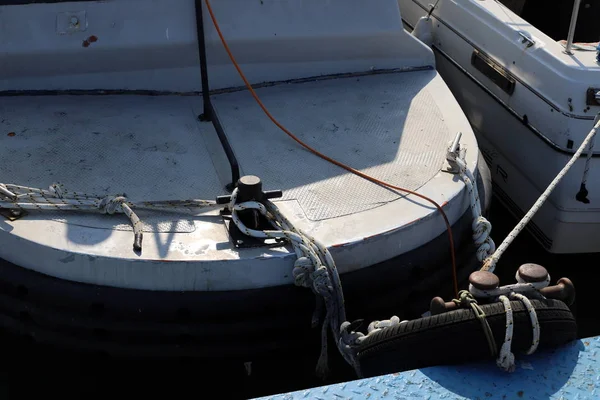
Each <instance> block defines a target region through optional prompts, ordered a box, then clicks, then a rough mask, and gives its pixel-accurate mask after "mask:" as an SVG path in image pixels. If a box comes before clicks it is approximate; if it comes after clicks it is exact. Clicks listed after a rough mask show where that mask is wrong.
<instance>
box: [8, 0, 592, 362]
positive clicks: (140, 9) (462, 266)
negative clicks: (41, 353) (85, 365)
mask: <svg viewBox="0 0 600 400" xmlns="http://www.w3.org/2000/svg"><path fill="white" fill-rule="evenodd" d="M203 4H204V5H203ZM213 8H214V15H215V16H216V19H217V20H218V21H219V22H221V24H220V25H221V30H222V34H223V36H224V38H226V41H227V43H228V44H229V47H230V49H231V52H232V54H233V55H235V58H236V59H237V61H238V62H239V66H240V67H241V69H242V70H243V71H244V73H245V74H246V76H247V77H248V80H249V82H250V83H251V84H254V85H255V87H256V94H257V95H258V96H259V97H260V99H262V102H263V103H264V104H265V106H266V108H268V110H269V111H270V112H271V113H272V114H273V115H274V116H275V117H276V118H277V119H278V120H279V121H280V122H281V123H282V124H283V125H285V126H287V127H288V128H289V129H290V130H291V131H293V132H294V133H295V134H296V135H297V137H298V138H299V139H300V140H301V141H303V142H306V143H307V144H308V145H310V146H312V147H314V148H315V149H317V150H318V151H320V152H322V153H325V154H328V155H330V156H332V157H333V158H336V159H337V160H339V161H341V162H343V163H345V164H347V165H350V166H352V167H354V168H356V169H357V170H358V171H359V172H361V173H363V174H369V175H372V176H374V177H377V178H378V179H381V180H384V181H387V182H389V183H390V184H393V185H396V186H401V187H403V188H406V189H410V190H412V191H414V192H415V193H416V194H410V195H406V194H405V193H398V192H396V191H392V190H390V189H388V188H386V187H383V186H381V185H377V184H374V183H372V182H370V181H368V180H365V179H363V178H361V177H359V176H357V175H355V174H352V173H350V172H348V171H347V170H344V169H342V168H339V167H338V166H336V165H333V164H331V163H330V162H327V161H325V160H323V159H321V158H319V157H317V156H316V155H315V154H313V153H311V152H310V151H307V150H306V149H305V148H303V147H302V146H301V145H299V144H298V143H297V142H296V141H294V140H292V138H290V137H288V136H286V135H285V134H284V133H283V132H281V131H280V129H279V128H278V127H277V126H276V125H275V124H273V123H272V121H271V120H269V118H268V117H267V116H266V115H265V114H264V113H263V111H262V110H261V108H260V107H259V105H258V104H257V103H256V102H255V99H253V97H252V96H251V95H250V93H249V92H248V91H247V90H246V89H247V88H246V87H243V86H241V85H243V81H242V80H241V79H240V75H239V74H238V72H237V71H236V69H235V68H234V65H232V63H231V61H230V58H229V57H228V54H227V52H226V51H225V50H224V46H223V43H222V40H221V39H220V37H219V35H218V32H217V30H216V29H215V25H214V24H213V22H212V21H211V18H209V15H208V14H207V9H206V5H205V3H204V2H203V1H196V2H194V1H192V0H186V1H176V2H175V1H171V0H154V1H151V2H148V1H145V0H144V1H141V0H119V1H80V2H64V1H57V0H54V1H52V2H49V3H46V2H38V1H26V0H9V1H2V2H0V27H1V35H0V48H1V49H2V51H1V52H0V71H1V74H0V95H1V96H0V142H1V144H2V145H1V147H0V182H2V183H3V185H2V186H0V189H1V190H0V193H2V194H1V198H0V205H1V206H3V207H4V209H3V210H2V211H3V213H4V215H5V216H6V219H3V220H2V221H0V242H1V243H2V246H0V258H1V259H4V260H5V261H3V262H1V263H0V326H1V327H3V328H5V329H8V330H10V331H14V332H17V333H20V334H26V335H30V336H31V337H33V338H35V340H38V341H40V342H49V343H55V344H59V345H60V346H67V347H74V348H80V349H85V350H90V349H91V350H95V351H102V352H108V353H110V354H125V355H136V356H139V355H143V356H155V355H160V356H163V355H179V356H186V357H188V356H201V357H206V358H210V357H214V358H220V359H227V358H232V359H239V360H244V361H248V360H253V359H255V358H256V357H267V356H270V355H273V354H276V355H281V354H282V353H281V352H282V351H286V350H289V351H292V352H294V353H297V352H298V351H299V346H307V345H314V342H315V341H318V340H319V339H320V337H321V336H320V334H319V332H317V330H311V328H310V321H311V316H312V312H313V309H314V296H313V295H312V293H311V291H310V290H308V289H306V288H305V289H300V288H296V287H295V286H294V283H298V280H299V278H298V276H297V275H295V273H296V272H295V268H300V269H301V268H305V269H306V268H308V269H310V267H311V265H312V264H311V265H304V264H302V263H300V264H301V265H299V264H298V263H297V257H298V253H297V252H296V251H295V250H294V248H292V246H290V243H288V242H287V241H285V240H284V241H273V240H270V241H269V240H258V239H256V238H253V237H250V236H248V235H246V234H245V233H242V231H241V230H243V229H242V228H241V227H240V226H239V224H238V222H236V221H235V219H234V218H233V217H232V216H231V215H229V214H228V212H233V211H232V210H233V209H235V210H237V208H235V207H237V206H239V207H242V205H240V204H238V203H236V202H235V201H234V200H233V199H231V198H229V194H228V192H227V191H226V189H225V188H226V187H228V188H229V189H231V188H232V186H231V184H236V183H237V182H240V184H239V186H238V187H237V189H236V190H237V192H236V193H238V195H239V197H238V199H237V201H238V202H239V201H249V200H255V201H258V202H262V203H261V204H263V206H264V204H267V206H265V207H270V206H269V204H271V203H270V202H267V201H266V198H272V200H273V204H274V205H275V206H276V207H277V208H278V209H279V210H280V211H281V213H282V214H283V215H285V216H286V217H287V219H288V220H289V221H291V222H290V223H291V224H293V225H294V226H295V227H297V228H298V229H301V230H302V231H304V232H305V233H306V234H308V235H311V236H313V237H314V238H315V239H316V240H317V241H319V242H320V243H322V244H323V245H324V246H325V247H326V248H328V249H329V251H330V253H331V255H332V257H333V259H334V260H335V262H336V263H337V269H338V271H339V273H340V275H341V280H342V284H343V287H344V292H345V296H346V301H347V304H348V305H349V308H350V309H351V310H352V312H353V314H355V315H356V316H359V317H364V318H371V319H375V318H377V317H382V316H386V317H388V316H389V312H390V310H393V312H395V313H396V314H398V315H400V316H402V315H403V313H406V314H407V315H411V314H410V311H411V310H413V311H414V310H417V311H418V312H419V313H420V312H422V311H423V310H424V309H427V308H428V304H429V301H430V299H431V297H433V296H434V295H439V294H442V295H443V293H444V292H446V293H450V292H451V291H452V278H451V264H452V263H451V259H450V254H451V253H450V246H449V241H448V235H447V227H446V225H445V223H444V220H443V218H442V214H440V212H439V211H438V209H436V207H434V206H433V205H432V204H431V203H430V202H428V201H426V200H424V199H423V198H422V197H427V198H429V199H431V201H433V202H435V203H437V204H439V205H440V207H442V208H443V211H444V212H445V215H446V216H447V218H448V221H449V224H450V225H451V227H452V229H451V231H452V232H453V235H454V238H455V251H456V254H457V261H456V264H457V265H458V279H461V278H463V279H464V278H466V277H467V276H468V274H469V273H470V272H472V271H473V270H474V269H476V268H477V267H478V266H479V263H480V261H481V257H479V260H478V259H477V258H476V255H475V246H474V244H473V230H472V223H473V211H472V209H471V207H470V206H472V205H473V201H472V197H471V196H470V193H469V191H468V190H467V189H466V185H465V184H464V183H463V180H461V179H460V178H459V177H458V176H457V175H455V174H452V173H447V172H448V171H446V170H447V168H448V167H449V164H448V160H447V157H449V146H451V145H452V144H453V143H454V145H456V144H459V146H458V147H457V146H454V147H452V148H451V149H450V150H452V149H454V150H452V151H455V152H456V155H457V157H459V156H460V157H461V160H462V161H464V162H465V163H466V164H465V165H466V167H467V169H468V170H469V171H471V172H472V173H473V174H474V175H475V176H477V179H478V185H477V187H478V188H479V193H480V194H481V196H480V198H481V203H482V204H481V208H482V209H483V211H484V213H485V210H486V209H487V207H488V205H489V197H488V196H489V194H490V179H489V173H488V172H489V171H488V168H487V166H486V165H485V162H482V161H481V160H482V159H481V158H480V154H479V150H478V145H477V141H476V139H475V135H474V133H473V130H472V128H471V127H470V125H469V122H468V120H467V118H466V116H465V114H464V113H463V112H462V111H461V109H460V106H459V105H458V103H457V102H456V100H455V98H454V97H453V95H452V93H451V92H450V90H449V89H448V87H447V86H446V84H445V83H444V81H443V80H442V79H441V78H440V76H439V75H438V73H437V72H436V70H435V65H434V55H433V52H432V51H431V49H430V48H428V47H427V46H425V45H423V43H421V42H420V41H419V40H417V39H416V38H414V37H413V36H411V35H410V34H408V33H407V32H406V31H405V30H404V29H403V25H402V21H401V18H400V13H399V10H398V4H397V2H396V0H378V1H376V2H370V1H365V0H329V1H322V0H303V1H298V0H288V1H283V0H261V1H247V0H219V1H215V2H214V5H213ZM209 87H210V89H211V92H210V93H209V91H208V88H209ZM201 91H202V94H201V93H200V92H201ZM199 115H200V118H198V116H199ZM211 122H212V123H211ZM584 122H585V123H587V121H584ZM459 133H461V134H462V135H461V136H458V137H460V143H458V142H453V141H455V139H456V138H457V134H459ZM464 150H466V153H465V152H464ZM452 151H451V153H452ZM459 154H460V155H459ZM462 157H464V158H462ZM240 176H242V177H244V176H247V177H246V178H242V179H241V180H240ZM252 176H257V177H259V178H261V179H262V182H263V184H264V187H265V189H270V190H272V191H271V192H268V193H267V196H266V198H265V197H263V192H262V190H261V186H260V184H259V182H258V180H257V179H256V178H254V177H252ZM273 190H274V191H273ZM219 196H225V197H219ZM242 196H244V199H242ZM419 196H421V197H419ZM217 198H218V199H219V202H215V199H217ZM184 199H203V200H205V201H203V200H185V201H182V200H184ZM155 200H160V201H155ZM230 201H231V202H232V203H234V204H231V207H229V205H228V202H230ZM244 204H245V203H244ZM248 204H250V203H248ZM251 204H256V202H255V203H251ZM234 206H235V207H234ZM275 206H273V207H275ZM256 207H258V206H256ZM242 208H243V207H242ZM240 210H241V209H240ZM473 210H477V208H473ZM245 211H248V210H245ZM236 212H238V211H236ZM243 212H244V210H241V211H239V214H240V215H242V213H243ZM249 212H250V213H247V212H246V213H245V214H243V215H245V217H244V218H245V224H246V226H247V227H251V228H252V229H254V230H259V231H261V232H262V230H263V229H265V226H266V227H267V228H268V229H273V226H272V225H269V223H273V220H269V221H266V222H265V221H262V220H261V218H262V217H260V215H259V214H256V213H255V212H254V211H252V210H250V211H249ZM112 213H115V214H116V215H105V214H112ZM123 214H125V215H127V216H129V218H130V220H128V219H127V217H126V216H125V215H123ZM273 215H275V214H271V217H272V216H273ZM240 218H242V217H240ZM261 221H262V222H261ZM263 222H264V223H263ZM265 223H266V225H265ZM132 224H133V227H132ZM278 226H283V225H281V223H280V225H278ZM268 229H267V230H268ZM244 232H246V231H244ZM134 234H135V235H134ZM488 235H489V231H488ZM134 238H135V241H134ZM286 238H287V236H286ZM142 239H143V242H142ZM288 239H289V238H288ZM132 242H133V243H134V246H133V247H132ZM142 246H143V247H142ZM305 261H309V259H307V258H306V257H304V258H303V262H305ZM309 264H310V262H309ZM442 289H443V290H442ZM408 299H410V300H411V301H410V310H409V308H408V307H407V306H406V304H408V303H407V300H408ZM319 304H320V303H319ZM412 315H415V314H414V313H413V314H412ZM353 316H354V315H353ZM338 327H339V325H338V326H333V325H332V329H334V330H336V329H338ZM316 348H318V346H317V347H316Z"/></svg>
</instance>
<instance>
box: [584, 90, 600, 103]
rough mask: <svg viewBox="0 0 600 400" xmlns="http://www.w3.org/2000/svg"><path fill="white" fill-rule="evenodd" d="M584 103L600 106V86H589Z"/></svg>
mask: <svg viewBox="0 0 600 400" xmlns="http://www.w3.org/2000/svg"><path fill="white" fill-rule="evenodd" d="M585 104H586V105H588V106H600V88H589V89H588V90H587V92H586V96H585Z"/></svg>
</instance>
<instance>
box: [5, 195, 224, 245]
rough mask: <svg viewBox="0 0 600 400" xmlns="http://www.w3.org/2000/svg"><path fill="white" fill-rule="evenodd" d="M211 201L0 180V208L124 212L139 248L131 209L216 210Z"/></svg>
mask: <svg viewBox="0 0 600 400" xmlns="http://www.w3.org/2000/svg"><path fill="white" fill-rule="evenodd" d="M221 207H222V206H219V205H217V204H216V202H214V201H206V200H167V201H147V202H139V203H135V202H131V201H129V200H128V199H127V197H126V196H125V195H116V196H102V195H90V194H86V193H80V192H71V191H67V190H66V189H65V188H64V186H63V185H61V184H58V183H54V184H52V185H50V187H49V188H48V190H44V189H38V188H32V187H27V186H20V185H13V184H2V183H0V208H9V209H11V208H12V209H19V210H38V211H76V212H98V213H100V214H119V213H121V214H125V215H126V216H127V217H128V218H129V220H130V221H131V224H132V226H133V233H134V249H135V250H141V241H142V237H143V236H142V235H143V227H142V223H141V221H140V218H139V217H138V216H137V215H136V214H135V212H134V211H133V210H134V209H140V210H153V211H161V212H176V213H198V211H199V210H206V209H218V208H221Z"/></svg>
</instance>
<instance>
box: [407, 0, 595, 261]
mask: <svg viewBox="0 0 600 400" xmlns="http://www.w3.org/2000/svg"><path fill="white" fill-rule="evenodd" d="M398 3H399V5H400V10H401V15H402V19H403V21H404V22H405V24H406V26H407V28H408V29H409V30H411V29H412V28H413V27H415V25H416V24H417V22H418V21H419V19H420V18H422V17H425V16H426V15H427V14H429V13H431V18H429V19H427V18H425V19H423V20H422V21H421V23H420V26H419V29H417V31H419V32H415V33H416V34H417V35H418V36H420V37H422V38H423V39H424V41H426V42H429V43H430V44H431V46H432V48H433V50H434V53H435V54H436V62H437V63H436V64H437V68H438V71H439V72H440V74H441V76H442V77H443V79H444V80H445V81H446V83H447V84H448V86H449V87H450V89H451V90H452V92H453V94H454V96H455V97H456V99H457V100H458V102H459V103H460V105H461V107H462V108H463V110H464V111H465V113H466V114H467V117H468V118H469V121H470V122H471V124H472V126H473V128H474V130H475V134H476V135H477V139H478V142H479V145H480V148H481V151H482V153H483V154H484V156H485V158H486V160H487V162H488V164H489V165H490V170H491V173H492V178H493V182H494V193H496V194H497V197H498V198H499V199H500V200H501V201H502V202H503V203H504V204H505V205H506V206H507V207H508V209H509V210H511V211H512V212H513V213H514V214H515V215H517V216H518V217H520V216H522V215H523V214H524V213H525V212H526V211H527V210H528V209H529V208H530V207H531V206H532V204H533V203H534V202H535V200H536V199H537V198H538V196H539V195H540V194H541V193H542V192H543V191H544V189H545V188H546V186H547V185H548V183H550V181H552V179H553V178H554V177H555V176H556V175H557V172H558V171H560V170H561V169H562V168H563V166H564V165H565V164H566V163H567V161H568V160H569V159H570V158H571V157H572V155H573V154H574V153H575V150H576V149H577V148H578V147H579V146H580V144H581V143H583V140H584V138H585V137H586V135H587V134H588V132H589V131H590V129H591V128H592V127H593V125H594V118H595V116H596V114H597V113H598V111H600V65H599V64H598V61H597V55H596V46H597V41H598V39H599V38H600V31H598V15H599V12H600V2H598V1H591V0H586V1H583V2H582V1H580V0H577V1H575V5H574V2H573V1H564V2H562V1H561V2H548V1H535V0H504V1H499V0H483V1H475V0H463V1H447V0H440V1H438V2H437V3H436V4H435V8H434V9H433V11H432V10H431V5H430V3H431V1H430V0H398ZM580 8H581V11H579V9H580ZM571 10H573V13H572V14H571ZM573 41H575V43H573ZM578 42H586V43H578ZM589 42H596V43H589ZM584 155H585V154H584ZM599 157H600V146H596V147H595V149H594V150H593V158H592V160H591V162H590V164H589V166H590V168H589V173H588V174H587V177H586V176H585V169H586V158H585V157H583V158H582V159H580V160H579V161H577V163H576V164H575V165H574V167H573V168H572V170H571V171H570V172H569V173H568V175H567V176H566V177H565V178H564V179H563V180H562V182H561V183H560V184H559V186H558V187H557V188H556V189H555V190H554V192H553V193H552V195H551V196H550V198H549V200H548V201H547V202H546V203H545V205H544V206H543V207H542V208H541V210H539V212H538V213H537V215H536V216H535V217H534V218H533V221H532V222H531V223H530V224H529V225H528V227H529V228H530V229H531V232H532V233H533V235H534V236H535V237H536V238H537V240H539V242H540V243H541V244H542V245H543V246H544V247H545V248H546V249H547V250H548V251H550V252H552V253H588V252H599V251H600V185H599V183H600V165H599V164H600V160H599ZM586 181H587V182H586Z"/></svg>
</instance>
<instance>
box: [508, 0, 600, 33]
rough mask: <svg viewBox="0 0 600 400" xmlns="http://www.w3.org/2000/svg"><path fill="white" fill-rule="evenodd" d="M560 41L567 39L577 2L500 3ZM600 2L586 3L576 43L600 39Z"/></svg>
mask: <svg viewBox="0 0 600 400" xmlns="http://www.w3.org/2000/svg"><path fill="white" fill-rule="evenodd" d="M497 1H499V2H500V3H502V4H504V5H505V6H506V7H508V8H509V9H511V10H512V11H513V12H514V13H515V14H517V15H519V16H520V17H521V18H523V19H524V20H526V21H527V22H529V23H530V24H531V25H533V26H535V27H536V28H537V29H539V30H541V31H542V32H544V33H545V34H546V35H548V36H550V37H551V38H552V39H554V40H556V41H560V40H566V39H567V36H568V33H569V24H570V22H571V13H572V12H573V5H574V1H575V0H560V1H548V0H497ZM599 20H600V0H583V1H582V2H581V6H580V9H579V18H578V19H577V29H576V30H575V39H574V42H598V40H600V24H598V21H599Z"/></svg>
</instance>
